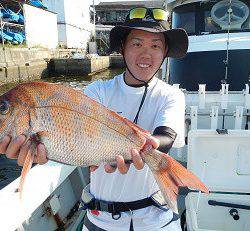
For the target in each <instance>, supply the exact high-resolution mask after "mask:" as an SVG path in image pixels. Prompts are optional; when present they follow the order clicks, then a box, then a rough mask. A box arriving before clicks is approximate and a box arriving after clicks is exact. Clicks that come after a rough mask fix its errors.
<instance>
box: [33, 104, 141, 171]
mask: <svg viewBox="0 0 250 231" xmlns="http://www.w3.org/2000/svg"><path fill="white" fill-rule="evenodd" d="M47 109H48V108H46V107H45V108H36V109H35V115H36V118H35V120H34V122H32V124H34V128H35V129H36V130H34V132H35V133H37V132H38V133H39V131H43V132H42V133H41V135H40V140H41V142H42V143H44V144H45V146H46V149H47V152H48V158H49V159H51V160H55V161H58V162H63V163H67V164H70V165H78V166H89V165H91V164H96V165H97V164H100V163H101V162H110V161H115V156H116V155H119V154H120V155H123V156H124V158H125V159H131V156H130V149H131V148H137V149H138V150H139V149H140V148H141V146H137V145H136V144H135V143H134V142H133V141H131V139H129V138H128V137H127V136H125V135H123V134H122V133H119V131H116V130H114V129H113V128H112V126H110V123H112V121H110V120H108V123H107V124H105V123H103V122H100V121H99V120H97V119H93V118H90V117H89V116H86V115H85V114H82V113H79V112H77V111H71V110H66V109H63V108H50V110H47ZM65 110H66V111H67V112H64V111H65ZM65 115H66V116H65ZM48 118H51V119H50V120H48ZM131 132H132V131H131ZM131 135H132V133H129V134H128V136H131ZM142 144H143V143H142ZM139 145H141V144H140V143H139ZM67 153H70V155H67Z"/></svg>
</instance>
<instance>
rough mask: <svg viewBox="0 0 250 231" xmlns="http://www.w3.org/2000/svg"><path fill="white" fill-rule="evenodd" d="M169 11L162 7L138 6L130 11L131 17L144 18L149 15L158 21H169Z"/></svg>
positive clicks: (129, 15)
mask: <svg viewBox="0 0 250 231" xmlns="http://www.w3.org/2000/svg"><path fill="white" fill-rule="evenodd" d="M168 15H169V13H168V12H167V11H165V10H163V9H161V8H146V7H136V8H133V9H131V10H130V11H129V14H128V17H129V19H138V18H139V19H143V18H146V17H147V16H150V17H152V18H153V19H154V20H157V21H162V20H163V21H167V20H168Z"/></svg>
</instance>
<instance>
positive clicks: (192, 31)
mask: <svg viewBox="0 0 250 231" xmlns="http://www.w3.org/2000/svg"><path fill="white" fill-rule="evenodd" d="M166 6H167V9H168V10H169V11H170V12H171V15H172V17H171V20H172V22H171V23H172V27H173V28H178V27H182V28H185V29H186V30H187V32H188V34H189V41H190V45H189V50H188V54H187V56H186V57H185V58H182V59H179V60H173V59H169V60H168V62H167V66H168V68H167V73H168V75H167V76H168V80H167V81H168V82H169V83H170V84H173V85H174V86H175V87H176V88H180V89H181V90H182V91H183V92H184V94H185V98H186V118H185V126H186V137H185V138H186V139H185V140H186V145H185V146H184V147H183V148H180V149H173V151H172V152H171V153H170V154H171V155H172V156H173V157H174V158H175V159H177V160H178V161H180V162H181V163H182V164H183V165H186V166H187V168H188V169H189V170H191V171H192V172H194V173H195V174H196V175H198V176H199V177H200V178H201V179H202V180H203V181H204V183H205V184H206V185H207V186H208V188H209V189H210V191H211V193H210V194H209V195H204V194H201V193H200V192H196V191H192V190H183V191H184V192H183V195H181V196H180V198H179V202H180V203H179V214H180V217H181V222H182V228H183V230H188V231H192V230H195V231H201V230H202V231H208V230H210V231H212V230H213V231H218V230H224V231H233V230H241V231H247V230H250V221H249V207H250V196H249V188H250V186H249V182H250V151H249V150H250V131H249V125H250V124H249V123H250V114H249V112H250V92H249V87H250V85H249V74H250V65H249V64H248V62H249V58H250V17H249V8H250V2H249V1H247V0H220V1H213V0H212V1H209V0H167V1H166ZM163 73H165V71H164V72H163ZM163 79H165V76H163ZM38 179H39V180H38ZM88 179H89V178H88V169H81V168H78V167H70V166H66V165H62V164H58V163H54V162H51V161H49V162H48V163H47V164H45V165H42V166H39V165H37V166H34V167H33V168H32V169H31V171H30V173H29V174H28V177H27V180H26V184H25V189H24V198H23V203H22V204H21V203H20V201H19V199H18V193H17V192H16V189H17V188H18V184H19V179H16V180H15V181H13V182H12V183H10V184H9V185H7V186H6V187H5V188H3V189H2V190H1V191H0V208H1V209H0V217H1V230H16V229H17V230H77V229H78V230H80V227H81V223H82V217H83V216H84V211H81V210H78V206H79V201H80V197H81V190H82V188H83V187H84V186H85V185H86V184H87V183H88Z"/></svg>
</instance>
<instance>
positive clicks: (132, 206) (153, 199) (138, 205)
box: [81, 185, 168, 220]
mask: <svg viewBox="0 0 250 231" xmlns="http://www.w3.org/2000/svg"><path fill="white" fill-rule="evenodd" d="M163 202H164V198H163V196H162V194H161V192H160V191H157V192H155V193H154V194H152V195H151V196H150V197H147V198H144V199H141V200H136V201H129V202H110V201H104V200H98V199H96V198H95V197H94V196H93V195H92V194H91V193H90V192H89V185H87V186H86V187H85V188H84V190H83V193H82V197H81V205H82V207H81V209H89V210H98V211H104V212H108V213H111V214H112V218H113V219H116V220H117V219H119V218H120V217H121V212H128V211H133V210H138V209H142V208H146V207H148V206H152V205H153V206H156V207H158V208H160V209H162V210H164V211H167V210H168V208H165V207H164V205H165V204H164V203H163Z"/></svg>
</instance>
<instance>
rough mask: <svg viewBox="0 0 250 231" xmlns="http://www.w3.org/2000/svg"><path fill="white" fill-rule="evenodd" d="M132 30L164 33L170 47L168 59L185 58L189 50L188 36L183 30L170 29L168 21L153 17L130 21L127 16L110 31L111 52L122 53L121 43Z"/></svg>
mask: <svg viewBox="0 0 250 231" xmlns="http://www.w3.org/2000/svg"><path fill="white" fill-rule="evenodd" d="M132 29H138V30H144V31H148V32H152V33H163V34H164V36H165V39H166V43H167V46H168V52H167V57H172V58H183V57H184V56H185V55H186V53H187V49H188V35H187V33H186V31H185V30H184V29H182V28H177V29H170V26H169V23H168V22H167V21H163V20H162V21H158V20H154V19H153V18H151V17H146V18H143V19H129V17H128V16H127V17H126V19H125V21H124V23H123V24H122V25H118V26H115V27H114V28H112V30H111V31H110V51H111V52H112V51H118V52H119V51H120V47H121V43H122V41H123V40H124V39H125V37H126V36H127V35H128V34H129V33H130V31H131V30H132Z"/></svg>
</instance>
